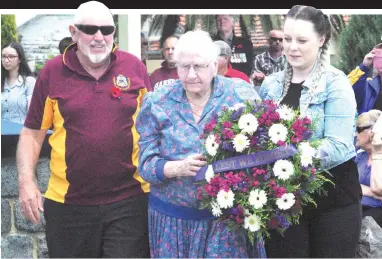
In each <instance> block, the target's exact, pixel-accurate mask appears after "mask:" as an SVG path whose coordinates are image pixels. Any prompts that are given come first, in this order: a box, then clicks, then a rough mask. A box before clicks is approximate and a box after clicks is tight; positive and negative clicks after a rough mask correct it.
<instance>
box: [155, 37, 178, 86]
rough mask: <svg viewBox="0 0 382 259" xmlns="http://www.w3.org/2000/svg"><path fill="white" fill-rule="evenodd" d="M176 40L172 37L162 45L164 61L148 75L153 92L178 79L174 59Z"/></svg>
mask: <svg viewBox="0 0 382 259" xmlns="http://www.w3.org/2000/svg"><path fill="white" fill-rule="evenodd" d="M178 39H179V37H178V36H175V35H172V36H169V37H168V38H167V39H166V40H165V41H164V43H163V48H162V53H163V57H164V59H165V60H164V61H163V62H162V64H161V67H160V68H158V69H156V70H155V71H154V72H152V74H151V75H150V81H151V86H152V88H154V90H156V89H157V88H158V87H161V86H164V85H169V84H171V83H172V82H174V81H175V80H176V79H178V78H179V77H178V72H177V70H176V61H175V59H174V49H175V45H176V43H177V42H178Z"/></svg>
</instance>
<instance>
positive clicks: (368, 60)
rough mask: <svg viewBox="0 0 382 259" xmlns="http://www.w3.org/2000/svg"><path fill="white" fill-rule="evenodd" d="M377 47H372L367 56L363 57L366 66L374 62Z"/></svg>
mask: <svg viewBox="0 0 382 259" xmlns="http://www.w3.org/2000/svg"><path fill="white" fill-rule="evenodd" d="M375 50H376V49H375V48H374V49H372V50H371V51H370V52H369V53H367V54H366V56H365V58H364V59H363V62H362V63H363V64H364V65H365V66H366V67H370V66H371V65H372V64H373V58H374V55H375Z"/></svg>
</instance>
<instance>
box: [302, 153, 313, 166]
mask: <svg viewBox="0 0 382 259" xmlns="http://www.w3.org/2000/svg"><path fill="white" fill-rule="evenodd" d="M300 160H301V165H302V166H304V167H308V166H309V165H311V164H313V159H312V156H307V155H305V154H304V153H302V154H301V156H300Z"/></svg>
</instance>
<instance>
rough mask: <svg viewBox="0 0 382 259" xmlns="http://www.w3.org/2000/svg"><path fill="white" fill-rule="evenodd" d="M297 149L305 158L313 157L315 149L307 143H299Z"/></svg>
mask: <svg viewBox="0 0 382 259" xmlns="http://www.w3.org/2000/svg"><path fill="white" fill-rule="evenodd" d="M298 149H300V151H301V153H302V154H303V155H305V156H314V154H315V153H316V149H315V148H314V147H312V146H311V145H310V144H309V142H301V143H300V144H299V145H298Z"/></svg>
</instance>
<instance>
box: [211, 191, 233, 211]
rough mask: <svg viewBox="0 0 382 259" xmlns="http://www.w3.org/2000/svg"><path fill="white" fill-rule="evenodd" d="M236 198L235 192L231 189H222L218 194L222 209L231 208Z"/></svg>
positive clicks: (217, 197)
mask: <svg viewBox="0 0 382 259" xmlns="http://www.w3.org/2000/svg"><path fill="white" fill-rule="evenodd" d="M234 199H235V194H234V193H233V192H232V191H231V189H229V190H228V192H226V191H224V190H220V191H219V192H218V195H217V196H216V200H217V202H218V204H219V207H220V208H222V209H228V208H231V207H232V206H233V201H234Z"/></svg>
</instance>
